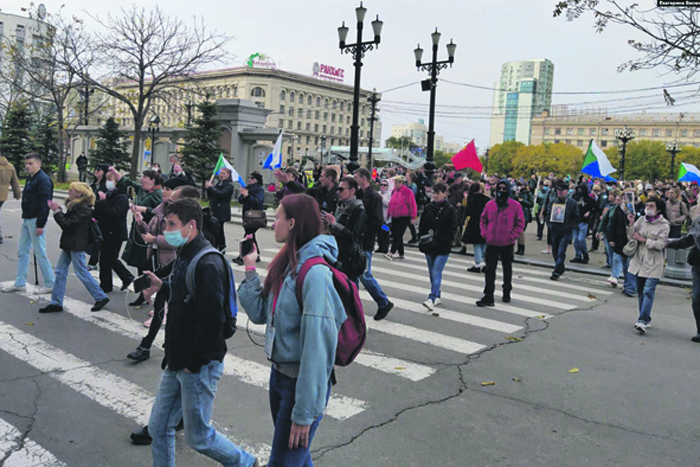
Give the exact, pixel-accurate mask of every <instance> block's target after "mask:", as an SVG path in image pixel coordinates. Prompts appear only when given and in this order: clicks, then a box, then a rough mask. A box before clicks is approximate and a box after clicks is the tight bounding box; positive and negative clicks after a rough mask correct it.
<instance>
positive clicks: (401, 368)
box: [394, 366, 406, 370]
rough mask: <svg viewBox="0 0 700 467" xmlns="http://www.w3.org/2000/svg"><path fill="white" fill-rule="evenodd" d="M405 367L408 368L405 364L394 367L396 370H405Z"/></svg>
mask: <svg viewBox="0 0 700 467" xmlns="http://www.w3.org/2000/svg"><path fill="white" fill-rule="evenodd" d="M405 369H406V367H405V366H395V367H394V370H405Z"/></svg>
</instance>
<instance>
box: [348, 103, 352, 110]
mask: <svg viewBox="0 0 700 467" xmlns="http://www.w3.org/2000/svg"><path fill="white" fill-rule="evenodd" d="M348 112H352V104H351V103H350V102H348Z"/></svg>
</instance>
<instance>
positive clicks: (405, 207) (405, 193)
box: [387, 185, 418, 219]
mask: <svg viewBox="0 0 700 467" xmlns="http://www.w3.org/2000/svg"><path fill="white" fill-rule="evenodd" d="M387 215H388V216H389V217H393V218H397V217H410V218H411V219H415V218H416V216H417V215H418V207H417V206H416V197H415V195H414V194H413V192H412V191H411V189H410V188H409V187H407V186H406V185H401V186H400V187H397V188H394V191H393V192H392V193H391V199H390V200H389V209H387Z"/></svg>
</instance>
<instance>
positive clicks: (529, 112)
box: [489, 58, 554, 146]
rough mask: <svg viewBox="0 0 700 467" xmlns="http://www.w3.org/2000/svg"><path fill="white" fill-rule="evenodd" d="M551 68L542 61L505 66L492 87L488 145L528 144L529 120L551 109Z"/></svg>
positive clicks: (552, 73) (547, 63)
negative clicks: (514, 142) (512, 142)
mask: <svg viewBox="0 0 700 467" xmlns="http://www.w3.org/2000/svg"><path fill="white" fill-rule="evenodd" d="M553 80H554V64H553V63H552V62H551V61H549V60H548V59H546V58H541V59H536V60H525V61H522V62H507V63H504V64H503V66H502V67H501V79H500V80H499V81H498V82H497V83H496V84H495V85H494V88H495V92H494V97H493V115H492V118H491V138H490V141H489V143H490V145H491V146H493V145H495V144H500V143H503V142H505V141H520V142H521V143H523V144H530V126H531V122H532V117H533V116H535V115H541V114H542V112H543V111H545V110H550V109H551V106H552V82H553Z"/></svg>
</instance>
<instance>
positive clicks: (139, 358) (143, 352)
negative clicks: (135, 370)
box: [126, 346, 151, 363]
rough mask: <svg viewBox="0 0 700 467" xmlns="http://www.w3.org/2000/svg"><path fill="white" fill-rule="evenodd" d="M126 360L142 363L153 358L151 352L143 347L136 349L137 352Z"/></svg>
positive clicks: (132, 353)
mask: <svg viewBox="0 0 700 467" xmlns="http://www.w3.org/2000/svg"><path fill="white" fill-rule="evenodd" d="M126 358H128V359H129V360H133V361H135V362H136V363H140V362H143V361H146V360H148V359H149V358H151V350H150V349H144V348H143V347H141V346H138V347H136V350H134V351H133V352H131V353H130V354H129V355H127V356H126Z"/></svg>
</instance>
